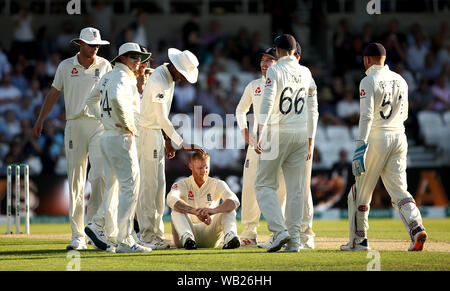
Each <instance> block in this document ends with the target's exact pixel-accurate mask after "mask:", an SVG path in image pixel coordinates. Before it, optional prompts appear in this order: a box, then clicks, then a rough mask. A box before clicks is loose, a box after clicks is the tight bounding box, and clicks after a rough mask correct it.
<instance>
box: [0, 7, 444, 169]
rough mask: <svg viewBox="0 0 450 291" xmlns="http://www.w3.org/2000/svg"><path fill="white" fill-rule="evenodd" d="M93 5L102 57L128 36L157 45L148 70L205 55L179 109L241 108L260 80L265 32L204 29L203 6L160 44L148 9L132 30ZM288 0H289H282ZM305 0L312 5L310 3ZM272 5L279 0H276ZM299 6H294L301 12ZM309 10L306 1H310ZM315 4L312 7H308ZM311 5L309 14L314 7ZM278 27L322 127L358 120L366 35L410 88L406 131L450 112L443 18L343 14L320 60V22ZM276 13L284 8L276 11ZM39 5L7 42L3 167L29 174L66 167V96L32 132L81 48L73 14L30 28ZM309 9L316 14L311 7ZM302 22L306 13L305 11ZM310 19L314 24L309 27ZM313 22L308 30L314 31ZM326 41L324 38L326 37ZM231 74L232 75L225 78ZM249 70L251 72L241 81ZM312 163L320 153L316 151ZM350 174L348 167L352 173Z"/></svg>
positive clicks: (0, 72) (175, 164)
mask: <svg viewBox="0 0 450 291" xmlns="http://www.w3.org/2000/svg"><path fill="white" fill-rule="evenodd" d="M94 2H95V3H96V4H95V5H94V6H93V8H92V9H93V10H92V11H90V13H89V15H88V16H86V25H85V26H93V27H96V28H98V29H100V31H101V34H102V38H103V39H106V40H109V41H110V42H111V46H105V47H101V48H100V50H99V53H98V55H100V56H102V57H105V58H107V59H111V58H112V57H114V53H115V52H116V50H117V47H118V46H120V45H121V44H122V43H124V42H127V41H133V42H137V43H139V44H141V45H143V46H145V47H147V48H148V49H149V50H150V51H151V52H152V60H151V67H153V68H155V67H157V66H159V65H161V64H163V63H164V62H165V61H166V60H167V49H168V48H169V47H177V48H179V49H188V50H191V51H192V52H194V53H195V54H196V55H197V56H198V58H199V60H200V72H201V76H200V78H199V82H198V83H197V84H194V85H192V84H189V83H180V84H177V85H176V88H175V97H174V103H173V104H172V113H187V112H192V111H193V106H194V105H200V106H202V113H203V115H206V114H209V113H216V114H219V115H221V116H223V117H224V118H225V115H226V114H234V113H235V108H236V106H237V104H238V102H239V100H240V97H241V95H242V93H243V89H244V88H245V86H246V85H247V83H248V81H250V80H252V79H254V78H257V77H259V75H260V73H259V72H260V69H259V60H260V52H261V50H262V49H264V48H266V47H268V46H271V43H264V42H263V41H262V39H261V35H260V33H259V32H258V31H249V30H248V29H247V28H245V26H242V27H240V28H239V29H237V33H236V34H231V35H230V34H226V33H224V32H223V31H222V29H221V25H220V23H219V22H218V21H215V20H214V19H213V20H211V21H210V23H209V26H208V27H201V26H200V25H199V19H200V17H201V14H200V13H199V11H197V10H195V9H193V10H191V17H190V19H189V21H187V22H186V23H185V24H184V25H182V26H181V27H180V28H179V29H180V31H181V32H182V33H181V34H180V35H181V37H180V38H179V39H171V38H170V37H168V38H167V39H160V40H159V41H158V43H156V44H150V43H148V41H147V35H148V34H149V33H151V29H152V28H151V27H148V26H146V25H145V21H146V19H147V17H149V14H148V12H147V11H146V10H143V9H139V10H136V11H134V13H135V14H134V15H135V17H134V18H133V19H134V20H133V21H132V22H131V23H130V24H129V25H128V26H126V28H125V29H123V30H122V31H119V32H117V33H115V32H114V31H113V21H114V17H113V13H114V12H113V9H112V6H111V5H109V4H108V2H107V1H106V2H105V1H94ZM279 2H283V1H279ZM297 2H304V4H305V7H306V6H307V5H308V3H309V4H311V2H312V1H297ZM274 5H275V4H274ZM299 9H300V10H301V9H302V7H300V8H297V10H296V11H298V10H299ZM305 9H306V8H305ZM309 9H310V10H311V7H310V8H309ZM310 10H307V11H310ZM271 11H275V12H273V13H272V21H274V23H275V24H274V25H272V29H273V31H272V34H273V35H277V34H278V33H280V32H281V31H283V32H288V33H291V34H293V35H294V36H295V37H296V38H297V39H298V40H299V42H300V44H301V45H302V51H303V56H304V57H303V58H302V60H301V64H303V65H305V66H307V67H309V68H310V70H311V72H312V74H313V77H314V79H315V81H316V84H317V87H318V98H319V99H318V100H319V113H320V126H321V127H327V126H336V125H338V126H345V127H348V128H349V129H350V128H352V127H354V126H356V125H357V124H358V120H359V96H358V92H359V89H358V87H359V82H360V80H361V79H362V78H363V77H364V65H363V58H362V52H363V49H364V47H365V45H366V44H368V43H369V42H374V41H376V42H380V43H382V44H383V45H384V46H385V47H386V50H387V62H386V63H387V65H389V67H390V68H391V69H392V70H394V71H396V72H398V73H399V74H401V75H402V76H403V77H404V78H405V79H406V81H407V83H408V86H409V107H410V108H409V119H408V121H407V122H406V128H407V134H408V138H409V139H410V140H411V141H412V142H414V143H415V144H419V145H420V144H423V143H424V141H423V138H422V136H421V135H420V134H419V132H420V131H419V128H418V127H419V124H418V121H417V113H418V112H419V111H422V110H430V111H435V112H444V111H448V110H450V35H449V28H448V22H442V23H440V24H439V27H435V29H434V30H433V32H431V31H427V30H425V29H424V27H423V26H422V25H421V24H419V23H414V24H413V25H411V26H410V27H409V28H408V29H399V21H398V20H397V19H392V21H390V23H389V25H388V26H387V27H382V28H381V27H374V26H373V25H372V24H370V23H367V24H365V25H364V26H363V27H360V28H356V27H351V24H350V23H349V20H348V19H345V18H343V19H342V20H341V21H339V24H338V25H337V26H336V27H328V28H327V29H328V30H331V31H332V38H331V39H330V41H329V43H327V44H326V45H327V46H328V47H329V48H330V49H332V54H333V58H332V61H327V58H324V57H321V56H320V54H318V53H317V52H319V51H320V50H318V49H317V51H316V48H317V44H316V43H315V41H314V38H313V37H312V36H311V37H305V36H307V35H310V34H313V33H315V31H314V28H313V26H312V25H313V24H314V21H313V20H312V19H311V21H308V22H309V23H308V25H306V24H305V23H301V22H299V20H298V19H292V18H290V20H289V21H287V22H286V21H278V22H277V19H284V20H285V18H283V17H284V16H283V13H288V14H289V11H284V10H283V11H281V10H271ZM278 12H279V13H278ZM34 13H35V12H33V11H32V10H30V7H29V6H28V5H26V4H24V5H22V6H21V7H20V9H19V11H18V12H17V13H16V14H14V15H12V17H13V18H14V21H15V25H14V28H12V29H11V33H12V34H13V43H12V45H11V47H10V48H5V47H4V46H3V45H1V44H0V170H1V172H2V173H5V168H6V165H8V164H10V163H19V162H24V163H27V164H29V165H30V169H31V174H32V175H39V174H41V173H45V174H60V175H64V174H65V173H66V164H65V157H64V126H65V110H64V99H63V98H62V96H61V97H60V98H59V101H58V103H57V104H56V105H55V108H53V110H52V112H51V114H50V115H49V117H48V119H47V121H46V122H45V125H44V130H43V134H42V137H41V138H40V139H39V140H36V139H33V138H32V133H31V129H32V127H33V125H34V122H35V120H36V118H37V116H38V114H39V111H40V107H41V105H42V102H43V99H44V98H45V96H46V94H47V92H48V91H49V89H50V86H51V83H52V81H53V77H54V75H55V72H56V69H57V66H58V64H59V63H60V62H61V60H63V59H65V58H67V57H71V56H73V55H74V54H75V53H76V52H77V51H78V48H77V47H76V46H74V45H71V44H70V43H69V41H70V40H71V39H73V38H75V37H77V36H78V34H79V31H80V29H81V28H82V27H75V26H74V25H73V23H71V22H70V18H68V20H67V21H64V23H63V24H62V25H61V26H60V33H58V34H56V35H50V34H49V33H48V27H46V26H42V27H37V26H35V25H33V14H34ZM311 13H312V12H311ZM288 19H289V18H288ZM304 19H309V17H306V16H305V18H304ZM309 25H311V26H309ZM310 27H311V28H310ZM322 45H323V44H322ZM224 76H226V77H224ZM242 76H246V78H243V77H242ZM351 154H352V153H349V152H348V151H347V152H345V151H343V152H342V153H340V154H339V157H338V158H337V159H336V160H333V161H331V163H329V165H330V166H329V168H330V169H331V168H332V169H333V171H342V170H343V169H346V171H347V170H348V166H349V160H350V158H351ZM244 158H245V151H244V150H234V151H227V152H223V151H220V150H218V151H217V152H216V153H212V163H213V165H212V167H213V169H225V170H227V169H228V170H240V169H241V168H242V164H243V163H242V161H243V160H244ZM314 158H315V163H320V162H321V159H324V157H323V156H321V153H320V152H319V151H316V154H315V156H314ZM185 161H186V157H185V156H184V155H183V154H182V153H180V154H177V157H176V158H175V160H173V161H171V162H170V163H168V166H167V168H168V170H169V171H170V170H172V169H174V170H185V169H186V165H185ZM350 173H351V170H350Z"/></svg>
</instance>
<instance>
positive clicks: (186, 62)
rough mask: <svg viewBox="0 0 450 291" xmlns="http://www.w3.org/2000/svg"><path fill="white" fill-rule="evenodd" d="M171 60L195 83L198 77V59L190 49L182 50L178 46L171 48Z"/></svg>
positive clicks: (169, 52)
mask: <svg viewBox="0 0 450 291" xmlns="http://www.w3.org/2000/svg"><path fill="white" fill-rule="evenodd" d="M168 55H169V60H170V61H171V62H172V64H173V65H174V66H175V68H176V69H177V71H178V72H180V73H181V74H182V75H183V76H184V77H185V78H186V80H188V82H189V83H191V84H194V83H196V82H197V78H198V69H197V67H198V64H199V63H198V59H197V57H196V56H195V55H194V54H193V53H191V52H190V51H188V50H185V51H180V50H178V49H176V48H169V50H168Z"/></svg>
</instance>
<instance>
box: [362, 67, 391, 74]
mask: <svg viewBox="0 0 450 291" xmlns="http://www.w3.org/2000/svg"><path fill="white" fill-rule="evenodd" d="M383 69H386V70H389V66H388V65H384V66H379V65H372V66H371V67H370V68H368V69H367V71H366V75H367V76H369V75H370V74H372V73H373V72H375V71H379V70H383Z"/></svg>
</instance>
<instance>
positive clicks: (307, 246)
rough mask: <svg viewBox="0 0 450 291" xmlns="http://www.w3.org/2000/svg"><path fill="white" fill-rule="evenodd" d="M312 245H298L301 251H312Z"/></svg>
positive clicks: (313, 246)
mask: <svg viewBox="0 0 450 291" xmlns="http://www.w3.org/2000/svg"><path fill="white" fill-rule="evenodd" d="M315 248H316V247H315V245H314V243H306V244H305V243H300V249H301V250H313V249H315Z"/></svg>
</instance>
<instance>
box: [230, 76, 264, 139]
mask: <svg viewBox="0 0 450 291" xmlns="http://www.w3.org/2000/svg"><path fill="white" fill-rule="evenodd" d="M265 82H266V77H264V76H261V78H259V79H256V80H253V81H251V82H250V83H248V85H247V86H246V87H245V90H244V93H243V94H242V97H241V100H240V101H239V104H238V105H237V107H236V120H237V124H238V127H239V129H240V130H242V129H245V128H247V112H248V111H249V110H250V106H252V104H253V115H254V122H253V129H252V131H251V132H253V133H256V132H257V130H258V112H259V110H260V108H261V99H262V92H263V90H264V84H265Z"/></svg>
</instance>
